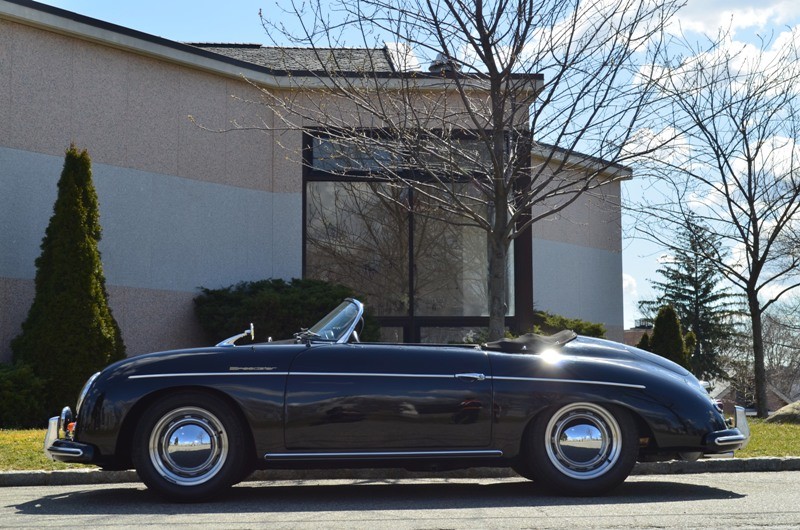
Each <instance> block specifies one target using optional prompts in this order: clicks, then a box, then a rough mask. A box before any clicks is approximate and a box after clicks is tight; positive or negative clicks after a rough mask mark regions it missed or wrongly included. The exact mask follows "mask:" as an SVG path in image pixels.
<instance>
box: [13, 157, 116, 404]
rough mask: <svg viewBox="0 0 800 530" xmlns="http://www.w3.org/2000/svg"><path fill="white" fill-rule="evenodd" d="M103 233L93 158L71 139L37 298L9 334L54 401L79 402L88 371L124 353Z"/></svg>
mask: <svg viewBox="0 0 800 530" xmlns="http://www.w3.org/2000/svg"><path fill="white" fill-rule="evenodd" d="M100 234H101V229H100V222H99V212H98V201H97V193H96V192H95V188H94V184H93V183H92V171H91V160H90V158H89V154H88V153H87V152H86V151H85V150H84V151H80V152H79V151H78V149H77V148H76V147H75V146H74V145H71V146H70V147H69V149H67V151H66V157H65V160H64V169H63V170H62V173H61V179H60V180H59V182H58V196H57V198H56V202H55V205H54V207H53V215H52V217H51V218H50V223H49V225H48V226H47V230H46V231H45V236H44V238H43V239H42V244H41V249H42V252H41V254H40V256H39V257H38V258H37V259H36V279H35V285H36V292H35V295H34V300H33V304H32V305H31V308H30V310H29V312H28V316H27V319H26V320H25V322H24V323H23V324H22V333H21V334H20V335H19V336H17V337H16V338H15V339H14V340H13V341H12V342H11V348H12V351H13V353H14V360H15V361H16V362H19V363H23V364H26V365H29V366H30V367H31V368H33V370H34V372H35V373H36V375H38V376H39V377H41V378H42V379H43V380H44V381H45V395H44V396H43V397H44V403H45V405H46V406H47V407H48V408H49V409H53V410H56V407H59V408H60V407H61V406H63V405H64V404H67V403H74V399H75V398H76V397H77V394H78V392H79V391H80V389H81V386H82V385H83V383H84V382H85V381H86V379H87V377H88V376H89V375H91V374H92V373H93V372H95V371H97V370H99V369H100V368H102V367H103V366H105V365H106V364H108V363H109V362H112V361H116V360H119V359H122V358H124V357H125V346H124V345H123V343H122V336H121V333H120V329H119V326H118V325H117V322H116V321H115V320H114V317H113V315H112V314H111V310H110V308H109V306H108V293H107V292H106V286H105V277H104V275H103V267H102V264H101V262H100V252H99V251H98V248H97V243H98V241H100Z"/></svg>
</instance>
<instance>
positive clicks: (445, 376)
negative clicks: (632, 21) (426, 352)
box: [128, 371, 647, 389]
mask: <svg viewBox="0 0 800 530" xmlns="http://www.w3.org/2000/svg"><path fill="white" fill-rule="evenodd" d="M265 375H266V376H288V375H307V376H317V377H403V378H414V379H454V378H458V375H457V374H399V373H388V372H387V373H376V372H363V373H362V372H267V371H264V372H188V373H171V374H143V375H129V376H128V379H155V378H167V377H207V376H265ZM486 379H496V380H498V381H534V382H539V383H576V384H584V385H601V386H615V387H623V388H636V389H645V388H647V387H646V386H644V385H636V384H631V383H614V382H611V381H589V380H586V379H555V378H549V377H511V376H500V375H496V376H486Z"/></svg>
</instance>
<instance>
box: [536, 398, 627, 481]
mask: <svg viewBox="0 0 800 530" xmlns="http://www.w3.org/2000/svg"><path fill="white" fill-rule="evenodd" d="M525 443H526V445H527V447H526V448H525V451H526V454H525V456H526V465H525V466H524V469H525V471H528V472H529V473H525V475H526V476H529V477H531V476H532V478H533V479H534V480H535V481H536V482H541V483H543V484H547V485H548V487H550V486H552V487H554V488H555V489H556V490H558V491H559V492H561V493H566V494H569V495H598V494H601V493H605V492H607V491H608V490H610V489H612V488H614V487H616V486H617V485H619V484H620V483H622V482H623V481H624V480H625V479H626V478H627V477H628V475H629V474H630V472H631V470H632V469H633V466H634V464H635V463H636V456H637V453H638V443H639V435H638V431H637V429H636V424H635V423H634V421H633V419H632V418H631V415H630V413H629V412H627V411H626V410H624V409H622V408H620V407H616V406H613V405H599V404H596V403H588V402H579V403H570V404H568V405H563V406H557V407H552V408H550V409H548V410H546V411H545V412H543V413H542V414H540V415H539V416H537V417H536V419H535V420H534V422H533V424H532V425H531V430H530V432H529V433H528V436H527V437H526V440H525Z"/></svg>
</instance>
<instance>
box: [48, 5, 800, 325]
mask: <svg viewBox="0 0 800 530" xmlns="http://www.w3.org/2000/svg"><path fill="white" fill-rule="evenodd" d="M41 3H44V4H49V5H52V6H55V7H60V8H62V9H67V10H69V11H74V12H76V13H80V14H82V15H86V16H90V17H93V18H97V19H100V20H103V21H106V22H111V23H113V24H118V25H120V26H125V27H127V28H131V29H135V30H138V31H143V32H145V33H150V34H153V35H157V36H159V37H164V38H166V39H170V40H175V41H179V42H229V43H230V42H237V43H261V44H268V43H269V41H268V39H267V37H266V35H265V32H264V29H263V28H262V26H261V20H260V18H259V11H260V10H263V13H264V15H265V17H267V18H283V19H285V18H286V16H285V15H284V14H283V13H282V10H281V9H280V8H279V5H280V3H279V2H276V1H275V0H272V1H267V0H233V1H229V2H221V1H219V0H216V1H211V0H137V1H130V0H116V1H113V2H112V1H109V0H50V1H48V0H45V1H42V2H41ZM284 5H285V0H284ZM675 22H676V23H675V26H674V27H675V28H676V29H677V28H678V27H679V28H681V29H683V31H685V32H689V33H690V34H691V33H695V34H696V35H698V37H699V36H700V35H701V34H702V33H706V34H710V35H713V34H716V32H717V28H719V27H720V26H730V28H731V30H732V33H733V35H732V37H733V39H734V40H735V41H740V42H753V41H755V40H756V39H758V38H759V36H769V35H772V34H774V36H775V37H777V36H778V35H779V34H780V33H781V32H783V31H786V30H787V28H789V27H794V26H796V25H798V24H800V1H799V0H757V1H755V2H754V1H753V0H687V3H686V6H685V7H684V8H683V9H682V10H681V12H680V14H679V16H678V19H677V20H676V21H675ZM646 192H647V191H646V189H645V187H644V186H643V183H642V182H641V181H637V180H636V178H635V176H634V179H633V180H632V181H630V182H627V183H625V184H624V189H623V195H624V197H627V198H628V199H629V200H633V199H635V198H636V197H637V196H638V195H639V194H643V193H646ZM634 233H635V230H634V226H633V221H632V218H630V217H627V216H626V217H625V218H624V220H623V234H624V237H623V253H622V254H623V292H624V303H625V327H626V328H629V327H632V326H633V323H634V320H635V319H636V318H640V315H639V314H638V310H637V309H636V307H637V302H638V301H639V300H641V299H648V298H651V297H653V291H652V289H651V287H650V280H658V279H659V276H658V274H656V269H657V268H658V267H659V260H661V259H663V256H664V251H663V250H662V249H660V248H659V247H657V246H656V245H654V244H652V243H649V242H647V241H644V240H642V239H639V238H635V237H631V236H632V235H634Z"/></svg>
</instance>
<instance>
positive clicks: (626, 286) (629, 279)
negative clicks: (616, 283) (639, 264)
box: [622, 272, 639, 299]
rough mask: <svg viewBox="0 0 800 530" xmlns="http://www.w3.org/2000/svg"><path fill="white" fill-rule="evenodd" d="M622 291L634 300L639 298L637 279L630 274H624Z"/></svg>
mask: <svg viewBox="0 0 800 530" xmlns="http://www.w3.org/2000/svg"><path fill="white" fill-rule="evenodd" d="M622 291H623V292H624V293H625V295H626V296H629V297H631V298H633V299H635V298H637V297H638V296H639V289H638V285H637V284H636V278H634V277H633V276H631V275H630V274H626V273H624V272H623V273H622Z"/></svg>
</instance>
